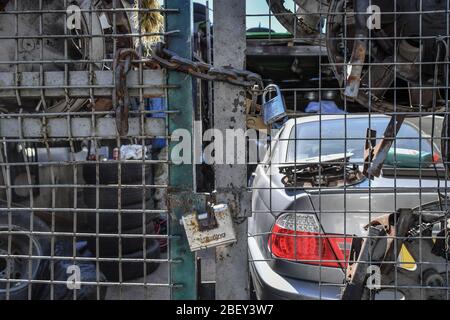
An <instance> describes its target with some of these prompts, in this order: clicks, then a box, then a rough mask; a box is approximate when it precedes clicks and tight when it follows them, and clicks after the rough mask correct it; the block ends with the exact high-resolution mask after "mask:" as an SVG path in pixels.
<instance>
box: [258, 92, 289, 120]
mask: <svg viewBox="0 0 450 320" xmlns="http://www.w3.org/2000/svg"><path fill="white" fill-rule="evenodd" d="M272 91H275V92H276V94H277V95H276V96H275V97H274V98H272V99H271V100H269V101H266V96H267V94H268V93H269V92H272ZM263 116H264V123H265V124H266V125H271V124H273V123H275V122H277V121H279V120H281V119H283V118H284V117H286V104H285V103H284V98H283V95H282V94H281V90H280V87H278V86H277V85H276V84H270V85H268V86H267V87H266V89H265V90H264V94H263Z"/></svg>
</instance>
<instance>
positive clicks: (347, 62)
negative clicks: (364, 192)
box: [268, 0, 450, 177]
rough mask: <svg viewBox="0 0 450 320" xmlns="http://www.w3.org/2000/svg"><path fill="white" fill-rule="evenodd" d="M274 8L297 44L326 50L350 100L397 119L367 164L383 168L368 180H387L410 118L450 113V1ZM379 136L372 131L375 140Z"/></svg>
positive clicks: (328, 2) (273, 4)
mask: <svg viewBox="0 0 450 320" xmlns="http://www.w3.org/2000/svg"><path fill="white" fill-rule="evenodd" d="M268 3H269V5H270V8H271V10H272V12H273V13H274V14H275V15H276V17H277V19H278V20H279V21H280V23H281V24H282V25H283V26H284V27H286V29H287V30H288V31H290V32H291V33H293V34H294V36H295V37H296V38H299V39H301V40H302V41H304V42H306V43H319V44H321V45H323V46H326V50H327V53H328V61H329V66H330V67H331V68H332V69H333V71H334V74H335V77H336V79H337V80H338V83H339V85H340V89H341V95H342V97H343V98H344V100H345V101H351V102H357V103H358V104H360V105H361V106H363V107H364V108H366V109H367V110H368V111H369V112H376V113H385V114H390V115H392V116H393V118H395V119H393V121H392V122H391V125H390V126H389V127H388V128H387V130H386V132H385V134H384V136H385V138H386V139H384V140H383V142H381V143H380V144H379V145H377V146H375V145H370V144H368V145H369V146H370V149H368V150H367V154H368V155H369V154H370V157H367V158H366V160H368V161H370V162H376V165H374V166H373V167H371V168H368V169H367V170H366V171H365V172H366V174H368V175H370V176H372V177H376V176H379V174H380V172H381V168H382V165H383V162H384V160H385V157H386V154H387V150H389V149H390V147H391V146H392V143H393V141H394V139H395V136H396V133H397V132H398V130H399V128H400V126H401V124H402V122H403V117H405V116H406V117H416V116H422V115H424V113H426V114H437V113H438V112H441V113H442V112H444V111H445V110H446V105H447V102H448V90H447V87H448V85H447V84H448V72H447V68H448V60H449V59H448V57H449V52H448V44H447V38H448V34H449V30H448V23H447V20H448V12H447V6H448V2H447V1H435V0H427V1H421V0H413V1H411V0H398V1H395V2H393V1H388V0H357V1H356V0H320V1H319V0H317V1H307V0H296V1H295V3H296V8H297V12H296V13H295V14H294V13H293V12H292V11H291V10H289V9H287V8H285V1H284V0H271V1H268ZM447 122H448V120H447V119H446V121H444V130H442V140H441V141H442V148H441V149H442V156H443V159H444V160H447V159H449V148H448V146H447V144H448V143H447V140H448V139H447V137H448V136H449V133H450V131H449V126H448V125H447ZM372 135H373V132H368V136H367V139H368V141H369V140H370V139H371V136H372ZM444 162H445V165H446V166H448V163H447V161H444Z"/></svg>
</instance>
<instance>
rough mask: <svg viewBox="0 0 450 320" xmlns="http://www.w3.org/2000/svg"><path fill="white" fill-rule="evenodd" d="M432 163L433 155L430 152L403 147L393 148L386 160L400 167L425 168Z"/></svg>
mask: <svg viewBox="0 0 450 320" xmlns="http://www.w3.org/2000/svg"><path fill="white" fill-rule="evenodd" d="M432 163H433V155H432V154H431V153H430V152H419V151H417V150H412V149H402V148H391V150H389V152H388V155H387V157H386V161H385V164H387V165H392V166H396V167H399V168H423V167H429V166H430V165H431V164H432Z"/></svg>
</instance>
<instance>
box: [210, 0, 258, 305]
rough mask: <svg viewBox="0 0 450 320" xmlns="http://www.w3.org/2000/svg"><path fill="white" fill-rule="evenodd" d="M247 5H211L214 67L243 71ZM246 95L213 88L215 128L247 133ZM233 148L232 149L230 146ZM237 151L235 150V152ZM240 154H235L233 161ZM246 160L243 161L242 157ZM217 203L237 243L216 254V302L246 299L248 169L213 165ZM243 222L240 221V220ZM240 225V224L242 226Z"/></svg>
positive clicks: (217, 85) (231, 0)
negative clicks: (230, 220)
mask: <svg viewBox="0 0 450 320" xmlns="http://www.w3.org/2000/svg"><path fill="white" fill-rule="evenodd" d="M245 9H246V3H245V1H241V0H229V1H217V0H216V1H214V26H219V27H218V28H214V64H215V65H217V66H226V65H231V66H232V67H235V68H239V69H242V68H243V67H244V64H245V50H246V45H247V44H246V23H245ZM244 106H245V92H244V91H243V89H242V88H237V87H233V86H230V85H229V84H223V83H215V84H214V127H215V128H216V129H219V130H221V131H222V133H225V130H226V129H243V130H245V129H246V121H245V112H244ZM233 147H234V146H233ZM234 149H236V148H234ZM241 152H243V150H235V152H234V159H235V160H236V159H237V157H238V155H237V153H241ZM245 159H246V157H245ZM215 179H216V180H215V181H216V190H217V200H218V201H219V202H224V203H228V204H230V208H232V210H233V211H234V212H232V213H233V216H234V218H237V220H239V222H240V223H238V224H236V225H235V231H236V234H237V239H238V241H237V243H236V244H234V245H233V246H227V247H220V248H218V249H217V250H216V298H217V299H239V300H246V299H248V298H249V279H248V258H247V256H248V254H247V220H246V219H245V218H244V217H245V216H246V215H247V214H250V212H251V209H250V205H251V201H250V198H249V197H248V192H247V166H246V165H245V164H237V162H236V161H235V162H234V164H226V165H216V167H215ZM240 218H243V219H240ZM242 221H243V222H242ZM241 222H242V223H241Z"/></svg>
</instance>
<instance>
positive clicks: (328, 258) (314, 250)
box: [269, 213, 352, 268]
mask: <svg viewBox="0 0 450 320" xmlns="http://www.w3.org/2000/svg"><path fill="white" fill-rule="evenodd" d="M351 243H352V238H351V237H345V236H343V235H331V234H323V233H320V227H319V224H318V222H317V219H316V217H315V216H314V215H311V214H298V213H297V214H287V215H283V216H281V217H280V218H278V220H277V222H276V223H275V225H274V227H273V229H272V234H271V236H270V239H269V246H270V248H271V251H272V254H273V255H275V256H276V257H277V258H280V259H288V260H294V261H298V262H302V263H306V264H312V265H320V266H324V267H334V268H339V267H342V268H345V267H346V266H347V261H348V259H349V254H350V248H351Z"/></svg>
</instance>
